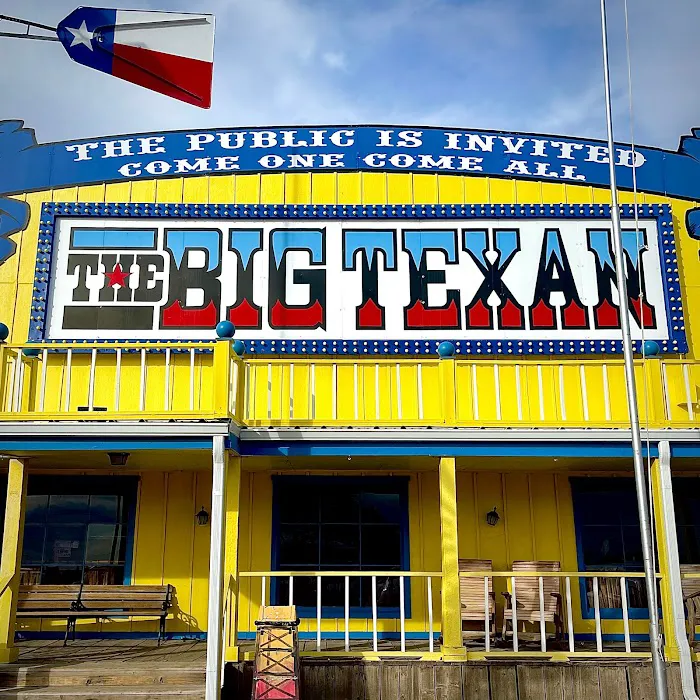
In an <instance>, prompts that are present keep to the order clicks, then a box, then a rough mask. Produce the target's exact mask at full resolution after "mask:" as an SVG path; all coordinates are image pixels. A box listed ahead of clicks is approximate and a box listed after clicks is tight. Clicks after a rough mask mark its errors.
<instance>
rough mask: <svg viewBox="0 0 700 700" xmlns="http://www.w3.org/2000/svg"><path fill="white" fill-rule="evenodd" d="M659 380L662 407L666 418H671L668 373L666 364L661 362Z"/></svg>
mask: <svg viewBox="0 0 700 700" xmlns="http://www.w3.org/2000/svg"><path fill="white" fill-rule="evenodd" d="M661 381H662V382H663V390H664V408H665V409H666V420H671V397H670V395H669V391H668V373H667V371H666V364H665V363H663V362H662V363H661Z"/></svg>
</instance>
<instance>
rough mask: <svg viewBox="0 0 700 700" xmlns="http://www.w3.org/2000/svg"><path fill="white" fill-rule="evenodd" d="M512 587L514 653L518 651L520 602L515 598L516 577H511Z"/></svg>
mask: <svg viewBox="0 0 700 700" xmlns="http://www.w3.org/2000/svg"><path fill="white" fill-rule="evenodd" d="M510 585H511V588H512V590H513V593H512V598H511V600H512V602H513V606H512V607H513V619H512V623H513V651H518V601H517V599H516V597H515V576H511V577H510Z"/></svg>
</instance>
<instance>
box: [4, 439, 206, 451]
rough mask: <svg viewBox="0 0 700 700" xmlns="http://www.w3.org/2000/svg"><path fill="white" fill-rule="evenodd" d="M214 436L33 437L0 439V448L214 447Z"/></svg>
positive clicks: (61, 449) (133, 448)
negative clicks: (154, 438) (140, 437)
mask: <svg viewBox="0 0 700 700" xmlns="http://www.w3.org/2000/svg"><path fill="white" fill-rule="evenodd" d="M211 449H212V441H211V438H210V437H209V438H182V437H178V438H174V439H172V440H168V439H159V440H152V439H149V438H144V439H139V438H126V439H122V440H120V439H118V438H112V439H104V438H70V439H68V440H60V439H58V438H40V437H38V438H34V439H32V440H0V450H6V451H13V452H40V451H80V450H85V451H92V450H98V451H102V452H106V451H109V450H122V451H130V450H211Z"/></svg>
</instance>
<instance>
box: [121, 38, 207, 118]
mask: <svg viewBox="0 0 700 700" xmlns="http://www.w3.org/2000/svg"><path fill="white" fill-rule="evenodd" d="M213 67H214V64H213V63H209V62H208V61H198V60H196V59H193V58H183V57H182V56H174V55H172V54H168V53H160V52H159V51H150V50H149V49H142V48H136V47H134V46H124V45H123V44H114V62H113V64H112V75H114V76H115V77H117V78H121V79H122V80H128V81H129V82H130V83H135V84H136V85H140V86H141V87H145V88H148V89H149V90H153V91H155V92H159V93H161V94H163V95H167V96H168V97H174V98H175V99H176V100H182V101H183V102H188V103H189V104H193V105H197V107H203V108H205V109H207V108H209V107H210V106H211V80H212V71H213ZM178 88H180V89H178Z"/></svg>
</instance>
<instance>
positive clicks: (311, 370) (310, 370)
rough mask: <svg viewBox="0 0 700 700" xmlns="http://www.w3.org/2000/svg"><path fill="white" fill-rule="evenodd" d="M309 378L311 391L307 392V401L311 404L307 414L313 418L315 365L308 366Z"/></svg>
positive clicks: (314, 408) (314, 410)
mask: <svg viewBox="0 0 700 700" xmlns="http://www.w3.org/2000/svg"><path fill="white" fill-rule="evenodd" d="M309 373H310V380H311V391H310V392H309V401H310V402H311V406H310V409H309V416H310V417H311V418H312V419H314V418H316V365H313V364H312V365H311V367H309Z"/></svg>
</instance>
